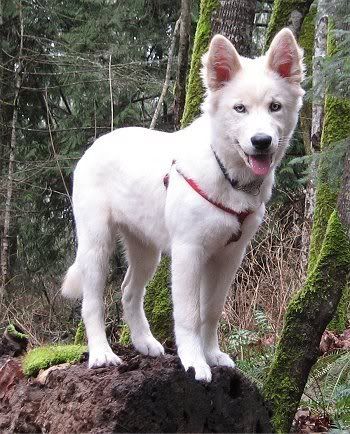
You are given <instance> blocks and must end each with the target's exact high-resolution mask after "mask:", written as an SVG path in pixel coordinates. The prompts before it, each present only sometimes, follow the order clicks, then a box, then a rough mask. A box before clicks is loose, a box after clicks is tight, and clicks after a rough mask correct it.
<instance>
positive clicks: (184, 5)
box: [174, 0, 192, 129]
mask: <svg viewBox="0 0 350 434" xmlns="http://www.w3.org/2000/svg"><path fill="white" fill-rule="evenodd" d="M191 6H192V0H181V16H180V20H181V22H180V35H179V51H178V55H177V69H176V83H175V99H174V126H175V129H178V128H179V127H180V121H181V118H182V114H183V111H184V107H185V99H186V76H187V70H188V53H189V49H190V33H191Z"/></svg>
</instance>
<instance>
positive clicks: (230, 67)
mask: <svg viewBox="0 0 350 434" xmlns="http://www.w3.org/2000/svg"><path fill="white" fill-rule="evenodd" d="M202 62H203V67H204V68H203V70H202V76H203V79H204V83H205V85H206V87H207V88H208V89H210V90H211V91H215V90H218V89H220V88H221V87H222V86H223V85H224V84H225V83H226V82H228V81H230V80H231V78H232V77H233V76H234V74H235V73H236V72H237V71H238V70H239V69H241V64H240V61H239V54H238V53H237V51H236V50H235V47H234V46H233V45H232V44H231V42H230V41H229V40H228V39H227V38H225V36H221V35H215V36H214V37H213V39H212V41H211V43H210V46H209V51H208V52H207V53H206V54H205V55H204V56H203V58H202Z"/></svg>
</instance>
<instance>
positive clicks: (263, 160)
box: [237, 143, 275, 176]
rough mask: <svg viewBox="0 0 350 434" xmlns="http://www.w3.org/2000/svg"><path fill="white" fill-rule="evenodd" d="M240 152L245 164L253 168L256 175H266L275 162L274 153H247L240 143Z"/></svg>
mask: <svg viewBox="0 0 350 434" xmlns="http://www.w3.org/2000/svg"><path fill="white" fill-rule="evenodd" d="M237 145H238V152H239V154H240V156H241V157H242V159H243V161H244V162H245V164H246V165H247V166H248V167H249V168H250V169H251V170H252V172H253V173H254V175H258V176H265V175H267V174H268V173H269V171H270V169H271V167H272V166H273V164H274V162H275V158H274V154H254V155H249V154H246V153H245V152H244V151H243V149H242V148H241V146H240V145H239V143H237Z"/></svg>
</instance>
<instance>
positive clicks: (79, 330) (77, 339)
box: [74, 319, 85, 345]
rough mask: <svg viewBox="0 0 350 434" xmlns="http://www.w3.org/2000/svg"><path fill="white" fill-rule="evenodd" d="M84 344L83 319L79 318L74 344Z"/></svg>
mask: <svg viewBox="0 0 350 434" xmlns="http://www.w3.org/2000/svg"><path fill="white" fill-rule="evenodd" d="M84 344H85V326H84V321H83V320H82V319H81V320H80V321H79V324H78V327H77V331H76V332H75V337H74V345H84Z"/></svg>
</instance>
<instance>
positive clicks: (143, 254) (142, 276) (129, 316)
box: [122, 231, 164, 356]
mask: <svg viewBox="0 0 350 434" xmlns="http://www.w3.org/2000/svg"><path fill="white" fill-rule="evenodd" d="M123 239H124V244H125V247H126V254H127V259H128V264H129V268H128V271H127V273H126V276H125V279H124V282H123V284H122V293H123V295H122V303H123V309H124V319H125V321H126V323H127V324H128V326H129V328H130V332H131V340H132V343H133V345H134V347H135V348H136V349H137V350H138V351H139V352H140V353H142V354H146V355H150V356H160V355H162V354H164V349H163V347H162V345H161V344H160V343H159V342H158V341H157V340H156V339H155V338H154V337H153V335H152V333H151V330H150V327H149V324H148V321H147V318H146V315H145V312H144V309H143V299H144V294H145V286H146V284H147V282H148V281H149V280H150V279H151V277H152V276H153V274H154V272H155V270H156V268H157V265H158V263H159V259H160V252H159V251H158V249H156V248H155V247H154V246H151V245H149V244H145V243H143V242H142V241H141V240H139V239H138V238H137V237H136V236H135V235H133V234H131V233H130V232H129V231H123Z"/></svg>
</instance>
